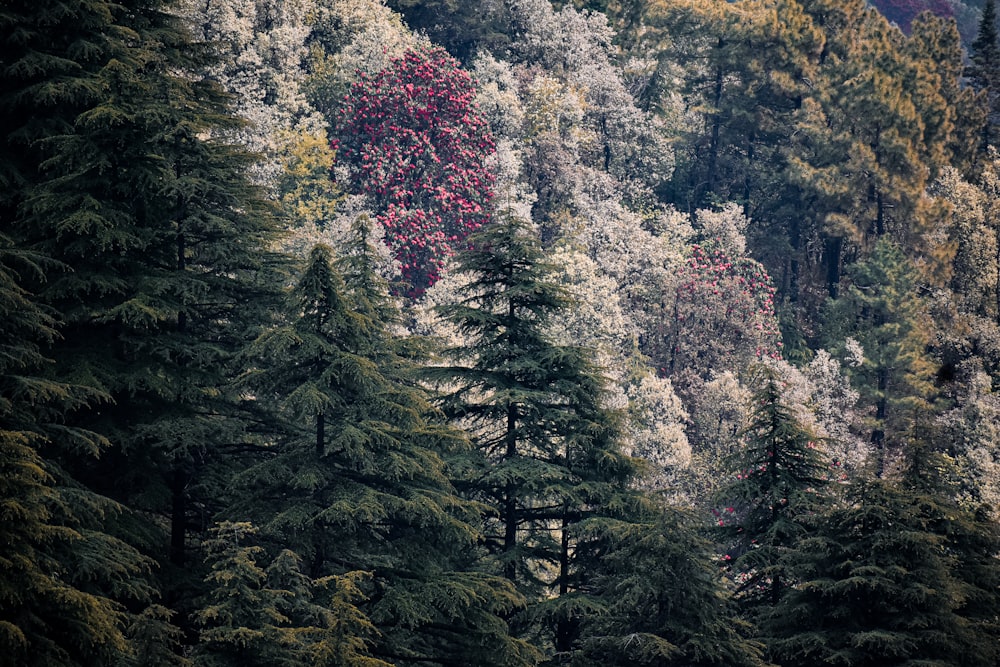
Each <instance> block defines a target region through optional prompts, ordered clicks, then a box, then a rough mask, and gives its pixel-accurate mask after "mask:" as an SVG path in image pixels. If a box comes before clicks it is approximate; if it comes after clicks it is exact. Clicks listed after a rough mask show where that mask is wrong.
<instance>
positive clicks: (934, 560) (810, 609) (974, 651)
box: [762, 455, 998, 667]
mask: <svg viewBox="0 0 1000 667" xmlns="http://www.w3.org/2000/svg"><path fill="white" fill-rule="evenodd" d="M933 458H934V457H927V456H919V455H918V456H913V457H912V459H911V460H910V463H911V464H912V467H911V468H909V469H908V471H907V472H906V473H905V474H904V476H903V478H902V479H901V480H896V481H889V480H885V479H877V478H874V477H860V478H858V479H856V480H855V481H853V482H851V484H850V485H849V486H848V487H847V489H846V492H845V495H844V498H843V500H842V501H841V502H839V503H837V504H836V506H834V507H833V508H832V509H831V510H830V511H829V512H827V513H824V514H822V515H816V516H814V517H813V518H812V519H811V520H810V524H811V528H812V531H811V534H810V536H809V537H808V538H806V539H805V540H803V541H802V542H801V543H800V549H799V553H798V557H799V561H798V564H797V566H796V571H797V573H798V579H799V583H798V584H797V585H796V586H795V588H794V589H793V590H791V591H789V593H788V594H787V595H786V596H785V597H784V598H783V599H782V601H781V602H780V603H779V605H778V606H777V607H776V608H775V610H774V613H773V614H772V615H771V616H769V617H767V618H766V619H765V620H764V621H763V623H762V626H763V628H762V636H763V638H764V640H765V641H766V642H767V644H768V647H769V651H770V657H771V658H772V659H774V660H775V661H776V662H778V663H779V664H782V665H800V664H823V663H834V664H841V665H847V666H850V667H876V666H894V665H900V666H902V665H917V664H920V665H923V664H934V665H960V666H962V667H966V666H968V667H987V666H988V665H994V664H996V658H997V656H996V648H995V647H994V646H993V645H992V643H991V642H983V641H982V637H984V636H990V633H994V632H996V628H995V622H996V609H997V608H996V604H997V593H996V588H995V583H996V581H997V576H998V568H997V565H996V561H995V553H996V548H997V542H996V539H997V531H996V525H995V524H993V523H991V522H986V521H983V517H982V516H981V515H979V516H977V515H975V514H974V513H972V512H969V511H968V510H966V509H963V508H960V507H958V506H957V505H956V504H955V503H954V502H953V501H951V500H950V499H948V498H947V497H946V496H944V495H943V494H942V491H943V489H942V487H941V486H939V485H937V484H936V483H935V484H932V485H931V486H928V485H927V484H925V483H921V482H920V479H919V478H920V477H922V476H923V475H924V472H922V471H921V470H919V469H918V466H927V465H931V466H936V465H940V462H939V463H937V464H935V463H934V461H933ZM973 536H974V537H973ZM977 578H978V580H977Z"/></svg>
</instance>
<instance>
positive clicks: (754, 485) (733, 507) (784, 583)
mask: <svg viewBox="0 0 1000 667" xmlns="http://www.w3.org/2000/svg"><path fill="white" fill-rule="evenodd" d="M755 383H756V385H757V387H756V391H755V392H754V395H753V397H752V406H751V411H750V420H749V423H748V424H747V426H746V428H745V429H744V430H743V433H742V438H743V441H744V448H743V449H742V450H741V451H738V452H736V454H735V455H733V457H732V458H731V460H730V462H729V463H730V472H731V473H732V474H733V476H734V480H733V481H732V482H730V483H729V484H728V485H726V486H724V487H723V488H722V489H720V491H719V493H718V499H719V501H720V504H721V506H720V507H718V508H716V510H714V512H715V515H716V521H717V523H718V526H719V529H718V532H719V533H720V534H721V535H722V539H723V544H724V548H725V550H726V558H727V559H728V560H729V561H730V564H731V569H732V572H733V575H734V579H735V580H736V581H737V582H738V588H737V594H738V599H739V600H740V603H741V606H742V607H743V608H744V609H748V610H753V609H754V608H755V607H758V606H761V605H763V606H765V607H767V606H773V605H775V604H777V603H778V601H779V600H780V599H781V596H782V595H783V594H784V593H785V591H786V590H787V589H788V588H789V587H790V586H792V585H793V584H794V580H793V579H792V578H791V577H790V575H789V574H788V572H787V559H788V557H789V555H790V554H791V553H792V552H793V551H794V549H795V547H796V544H797V542H798V540H799V539H801V538H802V537H803V536H804V535H805V532H806V529H805V527H804V526H803V525H802V523H801V522H800V521H799V519H800V518H801V517H802V516H803V515H807V514H811V513H814V512H816V511H817V510H818V509H819V508H820V507H821V506H822V502H823V496H822V494H823V489H824V487H825V486H826V485H827V483H828V480H829V465H828V463H827V461H826V459H825V456H824V455H823V454H822V451H821V450H820V449H819V447H820V446H821V444H820V438H818V437H817V436H816V435H815V434H814V433H812V431H811V430H810V429H809V428H807V427H806V426H805V425H803V424H802V422H801V421H800V419H799V418H798V417H797V416H796V415H795V413H794V412H793V410H792V408H791V407H790V406H788V405H787V404H786V402H785V399H784V398H783V396H782V387H781V379H780V378H779V377H778V376H777V375H776V373H775V369H774V368H773V367H770V366H762V367H761V368H760V369H759V375H758V377H757V378H756V379H755Z"/></svg>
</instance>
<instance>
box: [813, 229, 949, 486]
mask: <svg viewBox="0 0 1000 667" xmlns="http://www.w3.org/2000/svg"><path fill="white" fill-rule="evenodd" d="M848 277H849V279H850V284H849V286H848V287H847V289H846V290H845V293H844V295H843V296H842V297H841V298H840V299H836V300H832V301H831V302H830V304H829V307H828V310H827V313H826V315H827V320H826V322H825V324H824V328H825V333H826V335H827V336H828V337H829V339H830V341H831V343H833V344H834V345H836V344H838V342H839V341H838V339H839V340H841V341H842V340H844V339H845V338H848V337H853V338H854V339H855V340H856V341H857V342H858V343H860V345H861V347H862V349H863V350H864V360H863V362H862V363H861V364H860V365H859V366H857V367H854V368H853V369H852V370H851V371H850V372H851V375H852V380H853V381H854V383H855V385H856V387H857V389H858V391H859V393H860V394H861V400H862V401H863V402H865V403H866V404H867V405H868V406H869V407H870V408H871V410H872V411H873V415H872V417H871V418H870V422H869V423H870V431H869V433H870V440H871V443H872V446H873V448H874V449H875V451H876V455H877V457H878V468H879V474H881V473H882V472H884V471H885V469H886V468H887V466H891V465H893V463H894V462H898V461H900V460H901V458H900V457H905V456H906V453H905V451H904V450H905V443H906V442H907V441H908V440H909V438H910V437H911V436H912V434H913V433H915V432H916V423H917V420H918V419H919V418H921V417H922V416H923V415H924V413H926V411H928V410H929V409H931V405H932V401H933V399H934V395H935V392H936V390H935V388H934V385H933V377H934V373H935V371H936V366H935V364H934V361H933V359H932V358H931V357H930V355H929V354H928V352H927V350H928V336H929V331H930V329H929V322H928V321H927V319H926V318H927V316H926V307H925V305H924V304H923V302H922V300H921V298H920V296H919V293H918V281H917V276H916V273H915V271H914V270H913V268H912V266H911V264H910V263H909V261H908V260H907V259H906V258H905V257H904V256H903V253H902V251H901V250H900V248H899V247H898V246H897V245H896V244H894V243H892V242H891V241H889V240H888V239H881V240H880V241H879V242H878V243H876V244H875V248H874V249H873V251H872V254H871V256H870V257H869V258H868V259H866V260H865V261H862V262H859V263H857V264H855V265H854V266H852V267H851V269H850V271H849V273H848Z"/></svg>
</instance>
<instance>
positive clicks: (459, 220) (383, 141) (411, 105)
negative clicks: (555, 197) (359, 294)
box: [333, 47, 496, 296]
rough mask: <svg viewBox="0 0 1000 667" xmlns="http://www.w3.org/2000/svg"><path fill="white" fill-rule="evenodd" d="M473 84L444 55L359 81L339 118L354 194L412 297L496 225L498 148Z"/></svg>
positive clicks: (421, 55) (411, 57) (338, 145)
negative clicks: (468, 242) (381, 232)
mask: <svg viewBox="0 0 1000 667" xmlns="http://www.w3.org/2000/svg"><path fill="white" fill-rule="evenodd" d="M475 92H476V91H475V86H474V84H473V81H472V78H471V77H470V76H469V74H468V73H467V72H465V71H464V70H462V69H461V67H460V65H459V63H458V61H456V60H455V59H454V58H452V57H451V56H449V55H448V53H447V52H446V51H445V50H444V49H442V48H440V47H430V48H422V49H419V50H415V51H410V52H408V53H406V54H405V55H404V56H402V57H401V58H397V59H395V60H393V61H392V63H391V64H390V65H389V66H388V67H387V68H386V69H384V70H382V71H381V72H379V73H377V74H375V75H374V76H366V75H364V74H361V75H360V78H359V80H358V81H357V82H356V83H355V84H354V85H353V86H352V87H351V91H350V93H349V94H348V95H347V96H346V98H345V99H344V104H343V107H342V108H341V110H340V115H339V121H338V127H337V134H336V137H337V138H336V139H334V141H333V148H334V149H335V150H336V151H337V161H338V162H339V163H340V164H343V165H345V166H346V167H347V174H348V180H349V183H348V187H349V188H350V189H351V190H352V191H354V192H359V193H364V194H366V195H367V196H368V197H369V199H370V200H371V202H372V205H373V207H374V209H375V214H376V217H377V219H378V221H379V223H381V224H382V225H383V226H384V227H385V229H386V240H387V243H388V244H389V245H390V247H391V248H392V250H393V252H394V253H395V255H396V258H397V259H398V260H399V262H400V264H401V265H402V272H403V278H404V280H405V281H406V282H407V283H408V293H409V295H410V296H420V295H421V294H422V293H423V292H424V290H425V289H426V288H427V287H429V286H430V285H433V284H434V283H435V282H436V281H437V280H438V278H439V277H440V275H441V270H442V267H443V265H444V262H445V260H446V259H447V258H448V257H449V256H450V255H452V254H453V253H454V252H455V250H456V249H458V247H459V246H460V245H461V243H462V242H463V241H464V239H465V238H466V237H467V236H468V235H469V233H470V232H472V231H473V230H475V229H477V228H478V227H480V226H481V225H483V224H484V223H485V222H487V221H488V219H489V204H490V200H491V199H492V197H493V184H494V181H495V176H494V174H493V172H492V171H491V170H490V168H489V167H488V166H487V164H486V162H487V159H488V157H489V156H490V155H492V154H493V153H494V152H495V150H496V147H495V145H494V142H493V138H492V136H491V135H490V132H489V129H488V127H487V124H486V121H485V120H484V119H483V117H482V116H481V114H480V113H479V110H478V109H477V108H476V106H475V104H474V102H473V99H474V97H475Z"/></svg>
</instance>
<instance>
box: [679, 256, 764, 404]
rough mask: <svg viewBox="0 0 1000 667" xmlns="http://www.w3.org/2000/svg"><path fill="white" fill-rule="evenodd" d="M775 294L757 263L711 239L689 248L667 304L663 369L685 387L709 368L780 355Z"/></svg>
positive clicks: (735, 366) (708, 372)
mask: <svg viewBox="0 0 1000 667" xmlns="http://www.w3.org/2000/svg"><path fill="white" fill-rule="evenodd" d="M774 292H775V290H774V287H773V286H772V285H771V278H770V276H768V274H767V271H765V270H764V267H763V266H762V265H761V264H760V263H759V262H757V261H755V260H753V259H750V258H748V257H740V258H738V259H734V258H732V257H731V256H730V255H729V254H728V253H727V252H726V251H725V250H723V249H722V248H721V247H719V245H718V244H715V243H711V242H709V243H704V244H701V245H694V246H692V247H691V251H690V255H689V257H688V259H687V262H686V263H685V265H684V267H683V268H682V269H681V270H680V271H679V273H678V275H677V279H676V283H675V287H674V290H673V294H672V297H673V299H672V303H670V302H669V300H668V303H667V311H666V320H667V321H666V322H665V326H664V327H663V331H664V338H665V340H664V344H663V358H662V359H661V366H662V370H663V372H665V373H666V374H667V375H669V376H671V377H673V378H675V379H676V380H678V382H679V384H680V385H682V386H686V385H690V384H691V383H692V382H696V381H697V380H705V379H708V377H709V376H710V375H711V371H712V370H721V369H726V368H728V369H739V368H745V367H747V366H749V365H750V364H751V363H753V362H754V361H756V360H759V359H763V358H778V357H780V356H781V332H780V329H779V327H778V319H777V317H776V316H775V312H774Z"/></svg>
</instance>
